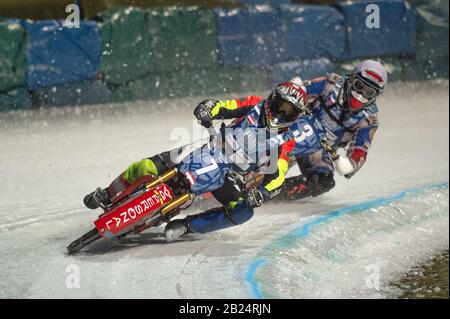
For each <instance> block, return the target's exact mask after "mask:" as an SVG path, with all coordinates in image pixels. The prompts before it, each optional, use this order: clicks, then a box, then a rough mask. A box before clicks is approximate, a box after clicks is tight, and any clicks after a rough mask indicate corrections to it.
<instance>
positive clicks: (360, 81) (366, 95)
mask: <svg viewBox="0 0 450 319" xmlns="http://www.w3.org/2000/svg"><path fill="white" fill-rule="evenodd" d="M387 82H388V73H387V71H386V69H385V68H384V66H383V65H382V64H381V63H379V62H377V61H372V60H367V61H364V62H362V63H360V64H359V65H358V66H357V67H356V68H355V69H354V70H353V71H352V73H351V74H350V76H349V77H348V79H347V82H346V87H345V88H344V90H345V92H346V96H345V99H346V102H347V103H346V104H347V106H348V108H349V110H350V111H352V112H358V111H360V110H361V109H363V108H365V107H367V106H369V105H371V104H372V103H373V102H375V100H376V98H377V97H378V96H379V95H380V94H381V93H383V91H384V88H385V87H386V85H387Z"/></svg>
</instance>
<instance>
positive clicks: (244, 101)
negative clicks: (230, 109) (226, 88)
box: [236, 95, 263, 107]
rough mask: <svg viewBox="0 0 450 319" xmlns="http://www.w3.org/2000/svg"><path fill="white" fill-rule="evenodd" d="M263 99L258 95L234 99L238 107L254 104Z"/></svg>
mask: <svg viewBox="0 0 450 319" xmlns="http://www.w3.org/2000/svg"><path fill="white" fill-rule="evenodd" d="M262 100H263V98H262V97H260V96H255V95H252V96H247V97H246V98H243V99H240V100H236V101H237V104H238V107H243V106H254V105H256V104H258V103H259V102H261V101H262Z"/></svg>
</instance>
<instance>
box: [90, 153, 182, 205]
mask: <svg viewBox="0 0 450 319" xmlns="http://www.w3.org/2000/svg"><path fill="white" fill-rule="evenodd" d="M173 166H174V164H173V163H172V161H171V159H170V152H165V153H161V154H157V155H155V156H152V157H150V158H146V159H143V160H141V161H138V162H135V163H133V164H131V165H130V166H129V167H128V168H127V169H126V170H125V171H124V172H123V173H121V174H120V175H119V176H118V177H117V178H116V179H114V180H113V182H112V183H111V184H110V185H109V186H108V187H107V188H105V189H100V188H98V189H97V190H96V191H94V192H92V193H90V194H88V195H86V196H85V197H84V200H83V201H84V204H85V205H86V207H88V208H90V209H96V208H98V207H99V206H100V204H103V205H105V206H108V205H109V204H111V199H112V198H114V197H115V196H116V195H117V194H119V193H120V192H122V191H123V190H125V189H126V188H127V187H128V186H130V185H131V184H133V183H134V182H136V181H137V180H138V179H139V178H141V177H143V176H147V175H153V176H158V175H159V174H161V173H164V172H165V171H167V170H169V169H170V168H172V167H173ZM99 202H100V203H99Z"/></svg>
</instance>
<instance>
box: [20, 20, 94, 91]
mask: <svg viewBox="0 0 450 319" xmlns="http://www.w3.org/2000/svg"><path fill="white" fill-rule="evenodd" d="M23 24H24V26H25V28H26V29H27V31H28V34H29V45H28V52H27V60H28V70H27V82H28V88H29V89H30V90H35V89H37V88H39V87H44V86H52V85H61V84H66V83H71V82H77V81H82V80H87V79H93V78H95V76H96V75H97V73H98V71H99V68H100V47H101V46H100V36H99V32H98V29H97V26H96V24H95V22H81V25H80V28H78V29H77V28H73V29H70V28H66V27H64V26H63V22H62V21H53V20H50V21H36V22H23Z"/></svg>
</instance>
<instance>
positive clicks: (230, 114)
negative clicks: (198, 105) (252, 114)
mask: <svg viewBox="0 0 450 319" xmlns="http://www.w3.org/2000/svg"><path fill="white" fill-rule="evenodd" d="M261 101H262V98H261V97H259V96H247V97H245V98H242V99H238V100H226V101H217V103H216V104H215V106H214V108H213V109H212V110H211V117H212V119H215V118H222V119H225V120H228V119H234V118H240V117H242V116H245V115H246V114H247V113H248V112H249V111H250V110H251V109H252V108H253V107H254V106H255V105H256V104H258V103H259V102H261Z"/></svg>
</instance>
